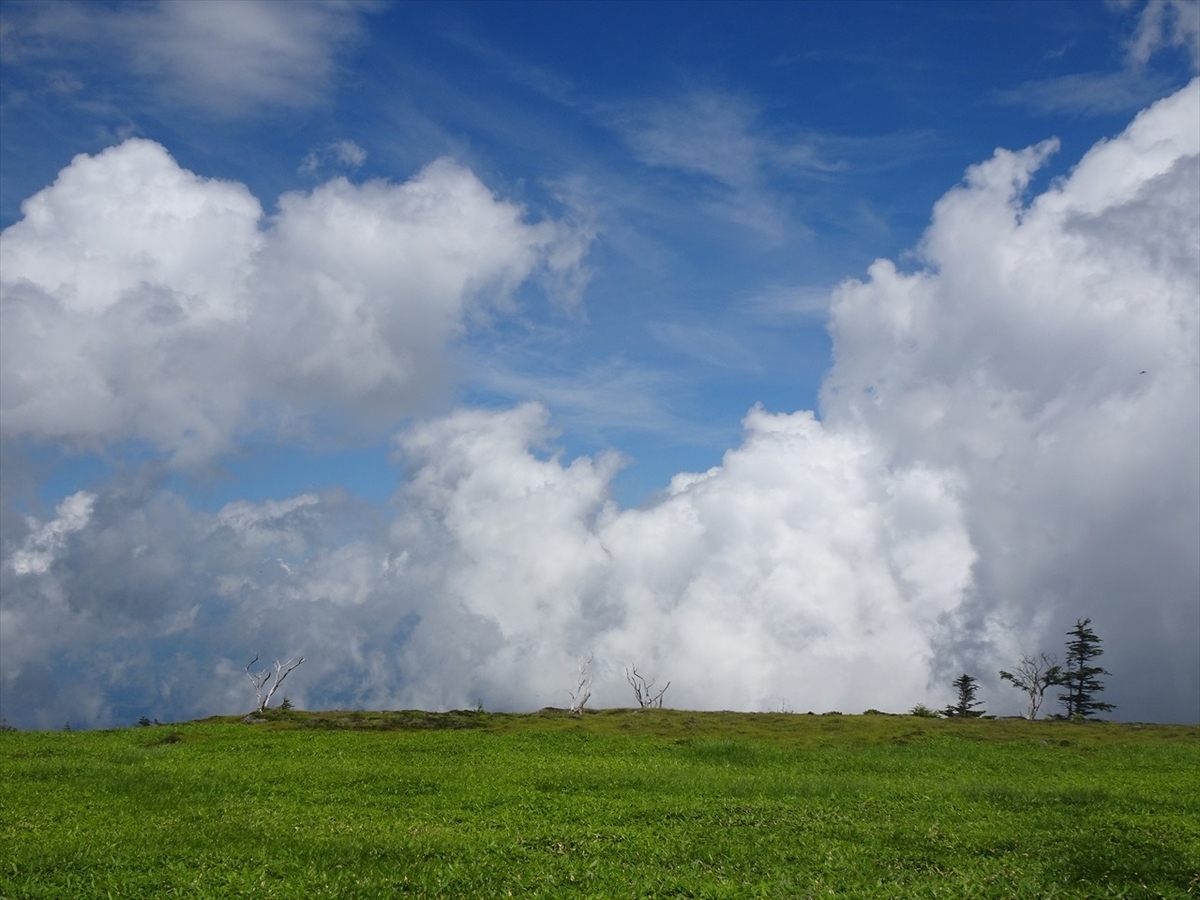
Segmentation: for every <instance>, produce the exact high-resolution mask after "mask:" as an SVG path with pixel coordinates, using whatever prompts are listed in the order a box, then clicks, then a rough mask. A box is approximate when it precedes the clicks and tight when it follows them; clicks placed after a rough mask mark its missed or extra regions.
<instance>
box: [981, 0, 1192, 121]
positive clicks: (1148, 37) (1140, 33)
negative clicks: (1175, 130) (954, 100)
mask: <svg viewBox="0 0 1200 900" xmlns="http://www.w3.org/2000/svg"><path fill="white" fill-rule="evenodd" d="M1109 5H1110V7H1111V8H1113V9H1115V10H1118V11H1126V10H1130V9H1132V8H1134V7H1135V6H1136V4H1135V2H1134V0H1123V2H1120V0H1119V2H1114V3H1110V4H1109ZM1125 49H1126V53H1125V65H1124V66H1123V67H1121V68H1119V69H1116V70H1113V71H1090V72H1072V73H1068V74H1065V75H1057V76H1054V77H1051V78H1041V79H1035V80H1030V81H1026V82H1024V83H1022V84H1019V85H1017V86H1016V87H1014V88H1010V89H1007V90H1003V91H997V92H996V93H995V94H993V96H992V99H993V100H994V102H997V103H1000V104H1003V105H1007V106H1022V107H1025V108H1027V109H1031V110H1034V111H1036V112H1040V113H1044V114H1050V113H1075V114H1077V115H1086V116H1090V115H1103V114H1109V113H1126V112H1132V111H1134V110H1138V109H1141V108H1143V107H1145V106H1146V105H1148V104H1149V103H1152V102H1153V101H1154V100H1156V99H1158V98H1159V97H1162V96H1163V95H1165V94H1167V93H1169V92H1170V91H1171V90H1172V89H1173V88H1176V87H1178V85H1177V84H1175V83H1173V82H1172V80H1171V79H1170V78H1169V77H1168V76H1167V75H1165V74H1163V73H1162V72H1157V71H1155V70H1153V69H1152V68H1150V65H1149V64H1150V62H1151V60H1152V58H1153V57H1154V56H1155V55H1156V54H1159V53H1162V52H1163V51H1167V50H1171V49H1179V50H1182V51H1183V52H1185V53H1186V54H1187V55H1188V56H1189V58H1190V60H1191V64H1192V70H1193V72H1196V71H1200V3H1196V2H1193V0H1149V2H1147V3H1146V4H1145V5H1144V6H1143V7H1142V8H1141V11H1140V12H1139V13H1138V16H1137V22H1136V25H1135V26H1134V29H1133V33H1132V34H1131V35H1130V36H1129V38H1128V39H1127V40H1126V42H1125ZM1059 55H1061V54H1059Z"/></svg>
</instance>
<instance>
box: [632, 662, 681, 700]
mask: <svg viewBox="0 0 1200 900" xmlns="http://www.w3.org/2000/svg"><path fill="white" fill-rule="evenodd" d="M625 680H626V681H628V682H629V686H630V687H631V688H633V696H634V697H636V698H637V705H638V706H639V707H640V708H641V709H662V705H663V694H665V693H666V692H667V688H669V687H670V686H671V682H669V681H668V682H667V683H666V684H665V685H663V688H662V690H660V691H659V692H658V693H657V694H656V693H654V692H653V688H654V679H653V678H651V679H649V680H647V679H646V678H645V676H643V675H642V673H641V672H639V671H638V670H637V666H634V667H633V671H632V672H630V671H629V669H626V670H625Z"/></svg>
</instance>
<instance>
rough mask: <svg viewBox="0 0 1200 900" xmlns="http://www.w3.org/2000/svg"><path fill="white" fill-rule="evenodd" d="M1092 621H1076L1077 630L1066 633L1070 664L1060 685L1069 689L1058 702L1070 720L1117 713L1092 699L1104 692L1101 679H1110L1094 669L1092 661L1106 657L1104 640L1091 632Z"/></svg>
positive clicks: (1110, 705)
mask: <svg viewBox="0 0 1200 900" xmlns="http://www.w3.org/2000/svg"><path fill="white" fill-rule="evenodd" d="M1091 624H1092V620H1091V619H1077V620H1076V621H1075V627H1074V628H1072V629H1071V630H1070V631H1068V632H1067V637H1068V638H1070V640H1068V641H1067V664H1066V668H1065V669H1064V670H1063V671H1062V673H1061V676H1060V681H1059V684H1061V685H1063V686H1064V687H1066V689H1067V692H1066V693H1065V694H1059V696H1058V699H1059V702H1060V703H1062V704H1063V706H1065V707H1066V710H1067V718H1068V719H1071V718H1074V717H1075V716H1081V717H1082V718H1085V719H1089V718H1091V717H1092V716H1093V715H1094V714H1095V713H1098V712H1105V711H1107V710H1110V709H1116V707H1115V706H1114V705H1113V704H1111V703H1102V702H1101V701H1099V700H1094V699H1093V697H1094V696H1095V695H1096V694H1098V693H1100V692H1101V691H1102V690H1104V683H1103V682H1102V681H1101V680H1100V678H1099V676H1101V675H1111V674H1112V672H1108V671H1106V670H1104V669H1102V668H1100V667H1099V666H1093V665H1092V664H1091V663H1092V660H1094V659H1095V658H1096V657H1097V656H1101V655H1103V653H1104V651H1103V650H1101V649H1100V644H1101V640H1100V638H1098V637H1096V632H1094V631H1092V629H1091V627H1090V626H1091Z"/></svg>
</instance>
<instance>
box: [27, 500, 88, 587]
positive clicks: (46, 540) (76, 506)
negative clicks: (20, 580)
mask: <svg viewBox="0 0 1200 900" xmlns="http://www.w3.org/2000/svg"><path fill="white" fill-rule="evenodd" d="M95 501H96V495H95V494H91V493H89V492H87V491H79V492H77V493H74V494H72V495H71V496H69V497H67V498H66V499H65V500H63V501H62V503H60V504H58V508H57V509H56V510H55V512H56V513H57V515H56V516H55V517H54V518H53V519H51V520H50V521H49V522H46V523H44V524H42V525H33V527H31V529H30V534H29V535H28V536H27V537H26V538H25V540H24V542H23V544H22V546H21V548H20V549H19V550H17V551H15V552H14V553H13V556H12V562H11V565H12V570H13V571H14V572H15V573H16V574H18V575H30V574H33V575H44V574H45V573H46V572H48V571H49V570H50V566H52V565H53V564H54V557H55V555H56V554H57V553H58V552H59V551H60V550H62V548H63V544H64V543H65V541H66V539H67V536H68V535H70V534H71V533H73V532H76V531H81V530H83V529H84V528H86V527H87V524H88V520H89V519H91V517H92V504H93V503H95ZM31 524H33V523H31Z"/></svg>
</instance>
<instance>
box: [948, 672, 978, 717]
mask: <svg viewBox="0 0 1200 900" xmlns="http://www.w3.org/2000/svg"><path fill="white" fill-rule="evenodd" d="M953 685H954V689H955V690H956V691H958V702H957V703H955V704H953V705H952V706H947V707H946V708H945V709H943V710H942V715H944V716H946V717H948V718H952V719H977V718H979V717H980V716H982V715H983V710H982V709H975V708H974V707H976V706H981V705H982V702H981V701H979V700H976V699H975V695H976V694H977V693H978V692H979V684H978V683H977V682H976V681H975V679H974V678H972V677H971V676H970V675H968V674H967V673H966V672H963V673H962V674H961V675H959V676H958V677H957V678H955V679H954V682H953Z"/></svg>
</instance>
